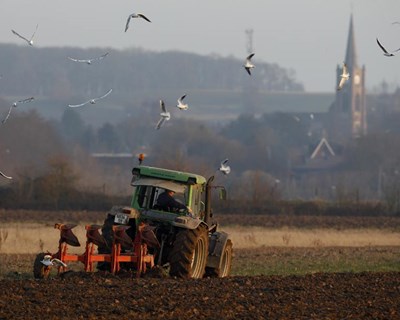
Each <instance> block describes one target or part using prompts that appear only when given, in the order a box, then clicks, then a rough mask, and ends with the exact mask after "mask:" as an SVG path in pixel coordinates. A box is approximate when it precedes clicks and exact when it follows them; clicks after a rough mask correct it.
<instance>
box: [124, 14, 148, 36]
mask: <svg viewBox="0 0 400 320" xmlns="http://www.w3.org/2000/svg"><path fill="white" fill-rule="evenodd" d="M132 18H142V19H144V20H146V21H148V22H151V21H150V19H149V18H147V17H146V16H145V15H144V14H141V13H132V14H130V15H129V17H128V19H127V20H126V25H125V32H126V31H128V28H129V23H130V22H131V19H132Z"/></svg>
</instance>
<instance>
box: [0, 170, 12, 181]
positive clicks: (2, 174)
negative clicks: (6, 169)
mask: <svg viewBox="0 0 400 320" xmlns="http://www.w3.org/2000/svg"><path fill="white" fill-rule="evenodd" d="M0 176H2V177H3V178H6V179H9V180H11V179H12V177H9V176H7V175H5V174H4V173H3V172H1V171H0Z"/></svg>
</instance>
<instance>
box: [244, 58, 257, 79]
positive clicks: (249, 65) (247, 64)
mask: <svg viewBox="0 0 400 320" xmlns="http://www.w3.org/2000/svg"><path fill="white" fill-rule="evenodd" d="M253 56H254V53H252V54H250V55H249V56H248V57H247V58H246V62H245V64H244V65H243V67H244V68H245V69H246V71H247V73H248V74H249V75H250V76H251V69H253V68H254V67H255V65H254V64H253V63H252V62H251V58H253Z"/></svg>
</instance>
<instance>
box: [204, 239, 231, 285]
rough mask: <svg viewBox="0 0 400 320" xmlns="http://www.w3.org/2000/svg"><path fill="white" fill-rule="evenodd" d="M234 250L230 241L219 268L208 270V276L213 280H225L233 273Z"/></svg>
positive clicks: (222, 255) (222, 254)
mask: <svg viewBox="0 0 400 320" xmlns="http://www.w3.org/2000/svg"><path fill="white" fill-rule="evenodd" d="M232 256H233V248H232V241H231V240H230V239H228V240H227V241H226V244H225V248H224V250H223V251H222V253H221V259H220V263H219V266H218V267H217V268H206V276H207V277H211V278H225V277H228V276H229V274H230V273H231V266H232Z"/></svg>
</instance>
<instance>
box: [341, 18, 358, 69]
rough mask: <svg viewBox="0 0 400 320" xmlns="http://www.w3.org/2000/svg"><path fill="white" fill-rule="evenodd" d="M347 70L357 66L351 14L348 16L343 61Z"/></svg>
mask: <svg viewBox="0 0 400 320" xmlns="http://www.w3.org/2000/svg"><path fill="white" fill-rule="evenodd" d="M344 62H345V63H346V64H347V67H348V68H349V70H352V69H353V68H356V67H357V52H356V42H355V38H354V27H353V15H351V16H350V26H349V34H348V36H347V48H346V57H345V61H344Z"/></svg>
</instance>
